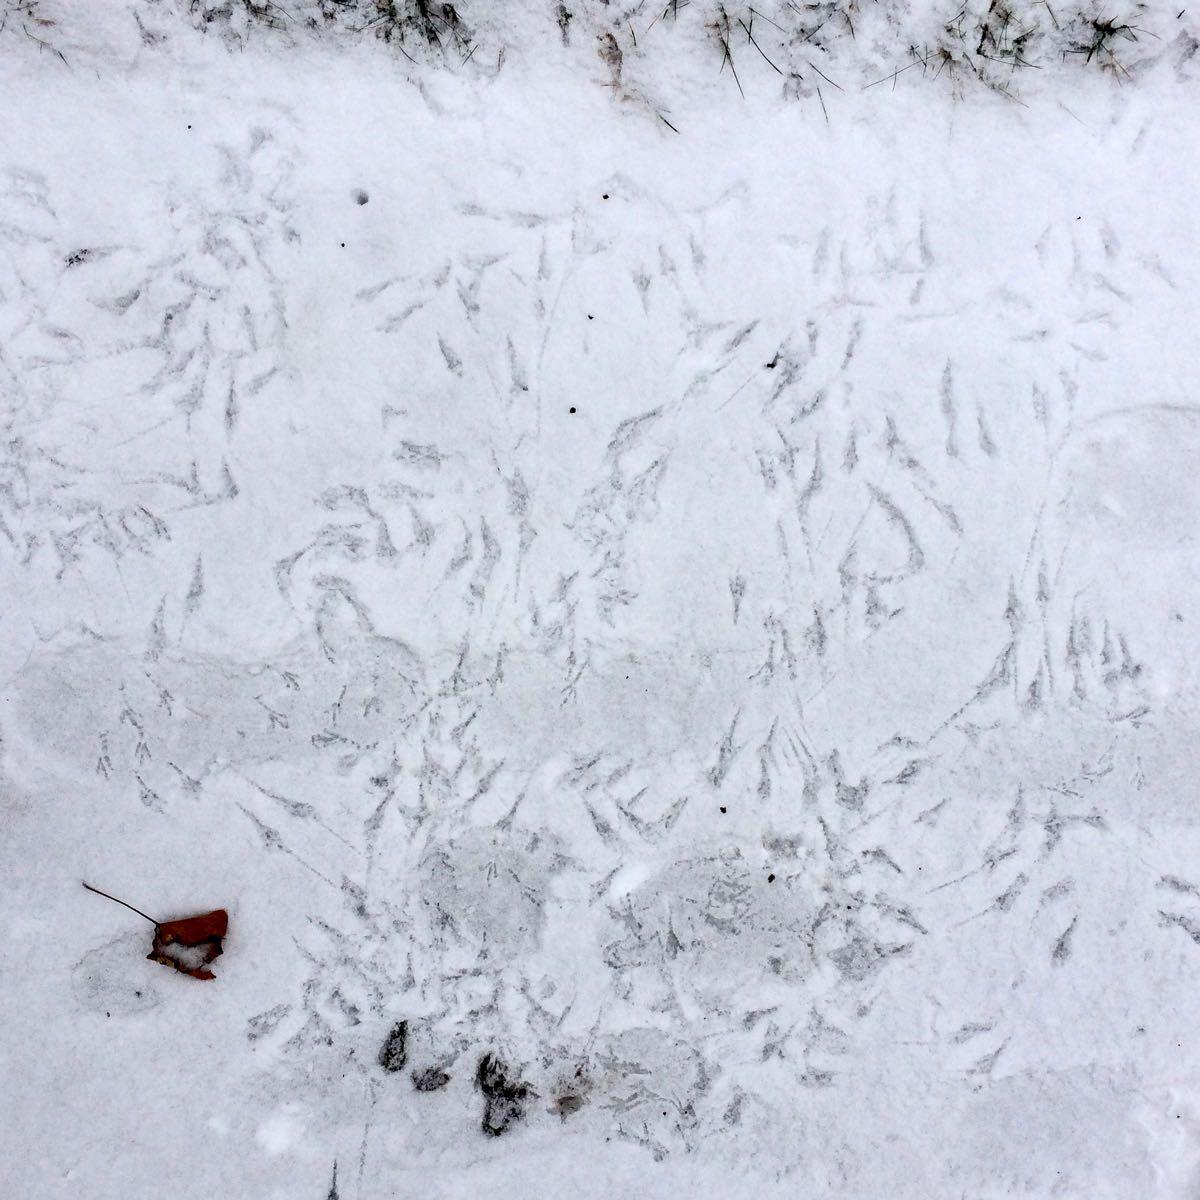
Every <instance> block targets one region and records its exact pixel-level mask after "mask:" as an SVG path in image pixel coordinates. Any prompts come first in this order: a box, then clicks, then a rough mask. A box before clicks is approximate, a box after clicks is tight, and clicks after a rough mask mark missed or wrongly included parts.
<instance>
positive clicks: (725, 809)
mask: <svg viewBox="0 0 1200 1200" xmlns="http://www.w3.org/2000/svg"><path fill="white" fill-rule="evenodd" d="M721 811H722V812H728V811H729V810H728V809H727V808H726V807H725V805H723V804H722V805H721Z"/></svg>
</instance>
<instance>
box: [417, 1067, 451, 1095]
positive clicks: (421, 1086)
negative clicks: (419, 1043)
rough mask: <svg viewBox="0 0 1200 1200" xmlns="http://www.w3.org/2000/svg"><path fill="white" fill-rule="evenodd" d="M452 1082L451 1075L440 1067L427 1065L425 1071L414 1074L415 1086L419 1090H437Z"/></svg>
mask: <svg viewBox="0 0 1200 1200" xmlns="http://www.w3.org/2000/svg"><path fill="white" fill-rule="evenodd" d="M449 1082H450V1076H449V1075H447V1074H446V1072H445V1071H443V1070H441V1069H440V1068H438V1067H426V1068H425V1070H423V1071H414V1072H413V1074H412V1083H413V1087H415V1088H416V1089H417V1091H418V1092H436V1091H437V1090H438V1089H439V1088H444V1087H445V1086H446V1084H448V1083H449Z"/></svg>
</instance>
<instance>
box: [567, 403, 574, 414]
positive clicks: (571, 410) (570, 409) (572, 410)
mask: <svg viewBox="0 0 1200 1200" xmlns="http://www.w3.org/2000/svg"><path fill="white" fill-rule="evenodd" d="M567 411H568V412H574V411H575V405H573V404H572V405H571V407H570V408H569V409H568V410H567Z"/></svg>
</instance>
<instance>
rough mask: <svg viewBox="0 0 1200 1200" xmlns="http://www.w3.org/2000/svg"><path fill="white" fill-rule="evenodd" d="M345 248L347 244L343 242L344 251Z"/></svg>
mask: <svg viewBox="0 0 1200 1200" xmlns="http://www.w3.org/2000/svg"><path fill="white" fill-rule="evenodd" d="M345 248H346V243H345V242H343V243H342V249H343V250H345Z"/></svg>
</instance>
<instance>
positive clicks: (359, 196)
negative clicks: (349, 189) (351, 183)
mask: <svg viewBox="0 0 1200 1200" xmlns="http://www.w3.org/2000/svg"><path fill="white" fill-rule="evenodd" d="M370 198H371V197H370V196H368V195H367V193H366V192H364V191H363V190H362V189H361V188H360V189H359V190H358V191H357V192H355V193H354V203H355V204H366V202H367V201H368V200H369V199H370Z"/></svg>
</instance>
